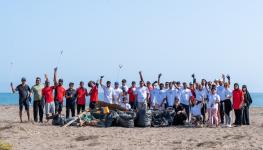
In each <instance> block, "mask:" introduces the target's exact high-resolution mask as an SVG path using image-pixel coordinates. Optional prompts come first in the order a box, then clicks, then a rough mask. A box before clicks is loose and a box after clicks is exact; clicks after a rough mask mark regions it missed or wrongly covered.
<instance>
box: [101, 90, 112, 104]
mask: <svg viewBox="0 0 263 150" xmlns="http://www.w3.org/2000/svg"><path fill="white" fill-rule="evenodd" d="M102 89H103V91H104V102H105V103H109V104H112V99H113V97H112V95H113V93H114V89H113V88H112V87H109V88H108V87H106V86H105V85H102Z"/></svg>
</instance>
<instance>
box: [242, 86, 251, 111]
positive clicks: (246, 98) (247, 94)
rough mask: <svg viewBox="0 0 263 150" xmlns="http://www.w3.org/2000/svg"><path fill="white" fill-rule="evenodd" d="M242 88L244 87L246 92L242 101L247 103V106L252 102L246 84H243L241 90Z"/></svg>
mask: <svg viewBox="0 0 263 150" xmlns="http://www.w3.org/2000/svg"><path fill="white" fill-rule="evenodd" d="M243 88H246V93H245V94H244V101H245V103H246V104H247V106H248V107H249V106H250V105H251V104H252V98H251V96H250V93H249V92H248V89H247V86H246V85H243V86H242V90H243Z"/></svg>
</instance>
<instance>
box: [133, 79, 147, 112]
mask: <svg viewBox="0 0 263 150" xmlns="http://www.w3.org/2000/svg"><path fill="white" fill-rule="evenodd" d="M144 85H145V84H144V82H143V81H140V87H138V88H137V89H136V91H135V95H136V96H135V97H136V101H137V103H138V105H137V109H138V110H142V109H144V110H146V109H147V102H148V100H149V94H150V93H149V89H148V88H147V87H145V86H144Z"/></svg>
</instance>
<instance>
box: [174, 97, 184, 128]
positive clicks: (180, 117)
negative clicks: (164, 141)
mask: <svg viewBox="0 0 263 150" xmlns="http://www.w3.org/2000/svg"><path fill="white" fill-rule="evenodd" d="M174 109H175V117H174V125H184V124H185V122H186V119H187V114H186V112H185V109H184V107H183V106H182V105H181V104H180V102H179V99H178V98H175V105H174Z"/></svg>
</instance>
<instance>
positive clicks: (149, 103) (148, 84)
mask: <svg viewBox="0 0 263 150" xmlns="http://www.w3.org/2000/svg"><path fill="white" fill-rule="evenodd" d="M139 75H140V81H143V83H144V86H146V87H147V88H148V91H149V93H150V92H151V91H152V90H153V86H152V84H151V82H150V81H147V82H146V85H145V81H144V78H143V75H142V71H139ZM160 77H161V74H159V76H158V81H159V80H160ZM158 85H159V82H158ZM150 97H151V96H150V95H149V98H148V100H147V107H148V108H151V98H150Z"/></svg>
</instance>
